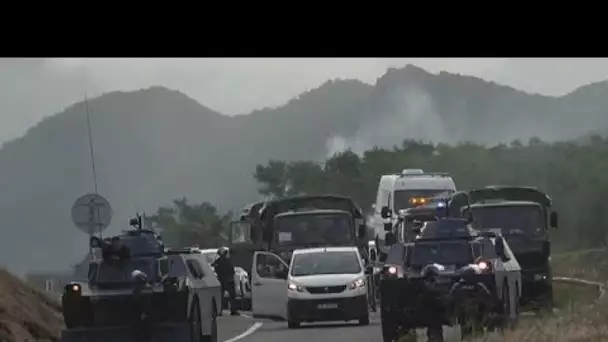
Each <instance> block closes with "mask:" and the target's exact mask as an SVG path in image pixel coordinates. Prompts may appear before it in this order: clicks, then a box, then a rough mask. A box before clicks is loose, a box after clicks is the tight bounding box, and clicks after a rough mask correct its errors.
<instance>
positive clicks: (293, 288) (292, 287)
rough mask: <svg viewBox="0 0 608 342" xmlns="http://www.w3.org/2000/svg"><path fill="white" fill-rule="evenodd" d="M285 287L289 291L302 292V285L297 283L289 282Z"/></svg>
mask: <svg viewBox="0 0 608 342" xmlns="http://www.w3.org/2000/svg"><path fill="white" fill-rule="evenodd" d="M287 289H288V290H289V291H296V292H304V286H302V285H298V284H296V283H293V282H289V285H287Z"/></svg>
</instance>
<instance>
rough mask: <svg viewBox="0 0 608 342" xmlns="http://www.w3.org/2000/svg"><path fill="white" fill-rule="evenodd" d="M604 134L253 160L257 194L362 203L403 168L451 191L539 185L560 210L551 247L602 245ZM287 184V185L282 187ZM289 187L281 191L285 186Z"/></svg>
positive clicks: (606, 239) (607, 242)
mask: <svg viewBox="0 0 608 342" xmlns="http://www.w3.org/2000/svg"><path fill="white" fill-rule="evenodd" d="M607 161H608V139H604V138H601V137H599V136H595V137H593V138H591V139H590V141H589V142H586V143H579V142H557V143H544V142H542V141H540V140H538V139H532V140H531V141H530V143H529V144H526V145H523V144H521V143H518V142H515V143H512V144H510V145H508V146H507V145H500V146H497V147H492V148H487V147H483V146H480V145H475V144H459V145H457V146H448V145H433V144H425V143H419V142H414V141H405V142H404V143H403V144H402V146H401V147H398V148H394V149H392V150H385V149H373V150H368V151H365V153H363V155H362V156H358V155H357V154H355V153H353V152H351V151H346V152H343V153H339V154H337V155H335V156H334V157H332V158H330V159H328V160H327V161H326V162H325V164H322V165H320V164H319V163H317V162H315V161H300V162H282V161H271V162H269V163H268V164H266V165H258V166H257V168H256V172H255V178H256V179H257V181H258V182H259V183H260V192H261V193H263V194H269V195H273V196H279V197H280V196H285V195H296V194H320V193H338V194H342V195H346V196H350V197H352V198H354V199H356V201H357V202H358V203H360V205H361V206H363V207H364V208H370V205H371V203H372V202H373V200H374V199H375V195H376V190H377V186H378V181H379V179H380V176H381V175H383V174H390V173H397V172H399V171H400V170H402V169H404V168H407V167H410V168H412V167H414V168H422V169H424V170H425V171H429V172H449V173H450V174H452V176H453V177H454V180H455V182H456V186H457V188H459V189H467V188H474V187H481V186H486V185H502V184H504V185H532V186H537V187H539V188H540V189H542V190H544V191H546V192H547V193H548V194H549V195H550V196H551V197H552V198H553V199H554V202H555V203H554V205H555V208H556V210H557V211H558V213H559V215H560V226H559V229H558V230H557V231H552V232H551V235H552V237H553V240H554V242H555V246H556V247H558V248H559V249H572V248H578V247H606V246H608V230H606V226H608V214H607V213H608V205H607V204H606V201H605V199H604V196H605V195H606V194H607V193H608V162H607ZM287 185H288V186H287ZM286 188H289V191H288V192H287V193H286V192H285V189H286Z"/></svg>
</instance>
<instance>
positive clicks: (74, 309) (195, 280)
mask: <svg viewBox="0 0 608 342" xmlns="http://www.w3.org/2000/svg"><path fill="white" fill-rule="evenodd" d="M130 223H131V225H132V226H134V228H135V229H132V230H128V231H125V232H123V233H122V234H120V235H117V236H112V237H109V238H105V239H101V238H100V237H97V236H93V237H91V239H90V246H91V248H92V250H93V253H92V255H93V257H92V259H91V261H90V262H89V268H88V279H87V280H86V281H82V282H70V283H69V284H67V285H66V286H65V288H64V291H63V294H62V298H61V301H62V307H63V316H64V320H65V325H66V328H67V329H65V330H64V331H63V332H62V336H61V341H63V342H71V341H116V342H118V341H138V342H139V341H142V342H143V341H216V340H217V320H216V318H217V316H218V307H219V306H218V305H216V298H221V293H220V292H221V291H220V288H219V282H218V281H217V279H215V277H213V276H210V277H206V276H205V275H206V274H209V275H212V274H213V273H212V272H213V271H212V270H211V269H210V268H209V266H208V265H206V263H204V262H201V261H200V260H198V259H197V258H196V257H194V256H193V255H194V254H193V253H189V251H188V250H181V249H180V250H171V249H165V247H164V244H163V242H162V238H161V236H160V235H158V234H157V233H155V232H154V231H152V230H148V229H143V228H142V226H141V217H140V216H138V217H137V218H135V219H132V220H131V222H130ZM197 255H198V254H197Z"/></svg>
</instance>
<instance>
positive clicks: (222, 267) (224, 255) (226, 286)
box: [212, 247, 239, 316]
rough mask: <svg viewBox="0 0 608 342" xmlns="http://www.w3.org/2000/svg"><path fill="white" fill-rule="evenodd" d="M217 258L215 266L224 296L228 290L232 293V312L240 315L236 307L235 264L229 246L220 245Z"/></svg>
mask: <svg viewBox="0 0 608 342" xmlns="http://www.w3.org/2000/svg"><path fill="white" fill-rule="evenodd" d="M217 256H218V257H217V259H215V261H214V262H213V265H212V266H213V268H215V273H216V274H217V279H218V280H219V281H220V285H221V287H222V296H223V295H224V293H226V291H228V294H229V295H230V303H229V305H230V314H231V315H232V316H238V314H239V312H238V311H237V309H236V291H235V290H234V265H233V264H232V260H230V256H229V255H228V248H227V247H220V248H219V249H218V250H217Z"/></svg>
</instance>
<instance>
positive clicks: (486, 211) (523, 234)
mask: <svg viewBox="0 0 608 342" xmlns="http://www.w3.org/2000/svg"><path fill="white" fill-rule="evenodd" d="M551 206H552V201H551V198H550V197H549V196H548V195H547V194H546V193H545V192H543V191H541V190H539V189H537V188H535V187H524V186H487V187H485V188H481V189H474V190H469V191H461V192H457V193H455V194H454V195H453V196H452V199H451V201H450V204H449V210H450V216H460V217H467V218H469V219H471V220H473V226H474V227H475V228H476V229H480V230H485V229H496V228H500V229H501V231H502V235H503V236H504V237H505V238H506V240H507V242H508V244H509V246H510V247H511V249H512V251H513V252H514V254H515V257H516V258H517V261H518V262H519V264H520V266H521V269H522V297H521V305H522V306H523V305H525V306H527V307H530V308H532V309H534V310H540V309H546V310H551V309H552V308H553V284H552V278H551V265H550V263H549V261H550V255H551V243H550V241H549V236H548V231H549V228H553V229H557V213H556V212H555V211H553V210H552V209H551Z"/></svg>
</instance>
